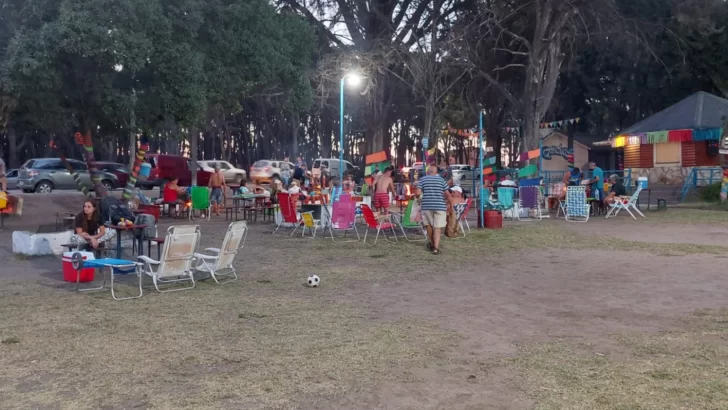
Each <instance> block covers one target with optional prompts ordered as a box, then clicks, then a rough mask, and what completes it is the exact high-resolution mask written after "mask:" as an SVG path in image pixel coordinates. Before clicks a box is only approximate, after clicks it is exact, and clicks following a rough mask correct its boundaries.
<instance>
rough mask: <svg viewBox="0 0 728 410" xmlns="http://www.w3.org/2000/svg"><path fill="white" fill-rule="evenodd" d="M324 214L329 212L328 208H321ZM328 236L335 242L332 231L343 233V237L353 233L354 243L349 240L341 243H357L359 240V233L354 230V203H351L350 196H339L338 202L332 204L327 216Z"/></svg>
mask: <svg viewBox="0 0 728 410" xmlns="http://www.w3.org/2000/svg"><path fill="white" fill-rule="evenodd" d="M323 208H324V210H325V211H324V212H329V208H328V207H323ZM328 228H329V235H330V236H331V240H332V241H334V242H336V237H335V236H334V231H344V237H346V234H347V233H348V232H349V231H354V233H355V234H356V241H354V240H349V241H343V242H357V241H359V240H360V239H361V237H360V236H359V231H358V230H357V229H356V202H354V201H352V199H351V195H349V194H341V195H340V196H339V200H338V201H336V202H334V204H333V205H332V209H331V215H330V216H329V225H328Z"/></svg>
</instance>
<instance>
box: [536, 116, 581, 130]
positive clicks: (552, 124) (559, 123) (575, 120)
mask: <svg viewBox="0 0 728 410" xmlns="http://www.w3.org/2000/svg"><path fill="white" fill-rule="evenodd" d="M579 122H581V117H576V118H570V119H568V120H561V121H553V122H542V123H541V124H539V127H540V128H562V127H563V126H564V125H568V124H574V123H576V124H578V123H579Z"/></svg>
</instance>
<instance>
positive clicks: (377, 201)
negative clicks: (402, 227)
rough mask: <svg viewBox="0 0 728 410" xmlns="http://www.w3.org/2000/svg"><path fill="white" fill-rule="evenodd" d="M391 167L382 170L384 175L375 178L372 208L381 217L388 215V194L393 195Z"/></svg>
mask: <svg viewBox="0 0 728 410" xmlns="http://www.w3.org/2000/svg"><path fill="white" fill-rule="evenodd" d="M392 170H393V168H392V167H387V168H385V169H384V174H382V175H381V176H380V177H379V178H377V180H376V182H375V183H374V207H375V208H377V209H378V210H379V213H380V214H382V215H388V214H389V205H390V202H389V193H390V192H391V193H392V194H394V183H393V181H392Z"/></svg>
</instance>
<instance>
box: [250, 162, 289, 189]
mask: <svg viewBox="0 0 728 410" xmlns="http://www.w3.org/2000/svg"><path fill="white" fill-rule="evenodd" d="M282 163H283V161H279V160H275V159H261V160H260V161H256V162H255V164H253V166H252V167H250V179H251V181H252V182H253V183H255V184H260V183H269V182H273V180H274V179H279V180H281V164H282ZM288 166H289V167H290V168H291V178H293V171H294V170H295V169H296V166H295V165H293V163H291V162H289V163H288Z"/></svg>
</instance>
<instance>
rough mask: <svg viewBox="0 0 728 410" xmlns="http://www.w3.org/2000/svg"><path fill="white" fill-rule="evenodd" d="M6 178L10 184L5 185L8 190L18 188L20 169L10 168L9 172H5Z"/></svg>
mask: <svg viewBox="0 0 728 410" xmlns="http://www.w3.org/2000/svg"><path fill="white" fill-rule="evenodd" d="M5 179H7V180H8V186H6V187H5V190H6V191H9V190H11V189H17V186H18V170H17V169H11V170H8V172H6V173H5Z"/></svg>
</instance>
